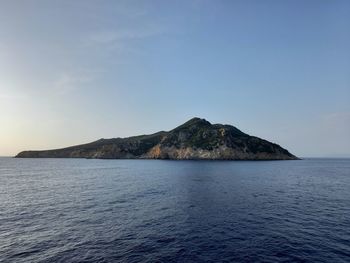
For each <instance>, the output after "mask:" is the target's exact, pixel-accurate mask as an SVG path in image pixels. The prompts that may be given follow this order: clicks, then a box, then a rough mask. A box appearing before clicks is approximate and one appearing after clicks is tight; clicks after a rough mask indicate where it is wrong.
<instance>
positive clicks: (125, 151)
mask: <svg viewBox="0 0 350 263" xmlns="http://www.w3.org/2000/svg"><path fill="white" fill-rule="evenodd" d="M15 157H17V158H98V159H174V160H201V159H204V160H297V159H298V158H297V157H296V156H294V155H293V154H291V153H289V152H288V151H287V150H286V149H284V148H282V147H281V146H279V145H277V144H275V143H271V142H269V141H266V140H263V139H260V138H258V137H254V136H250V135H248V134H246V133H244V132H242V131H240V130H239V129H237V128H236V127H234V126H231V125H223V124H211V123H210V122H208V121H207V120H205V119H201V118H192V119H191V120H189V121H187V122H185V123H184V124H182V125H180V126H178V127H176V128H175V129H173V130H171V131H168V132H166V131H160V132H157V133H154V134H150V135H140V136H133V137H127V138H113V139H100V140H97V141H94V142H91V143H87V144H82V145H76V146H71V147H67V148H61V149H54V150H43V151H23V152H20V153H19V154H17V155H16V156H15Z"/></svg>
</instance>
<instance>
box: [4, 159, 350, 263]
mask: <svg viewBox="0 0 350 263" xmlns="http://www.w3.org/2000/svg"><path fill="white" fill-rule="evenodd" d="M0 262H2V263H4V262H16V263H19V262H65V263H66V262H331V263H334V262H350V159H306V160H301V161H256V162H254V161H161V160H85V159H14V158H0Z"/></svg>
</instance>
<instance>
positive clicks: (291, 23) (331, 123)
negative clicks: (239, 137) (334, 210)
mask: <svg viewBox="0 0 350 263" xmlns="http://www.w3.org/2000/svg"><path fill="white" fill-rule="evenodd" d="M349 14H350V1H337V0H333V1H331V0H329V1H322V0H318V1H316V0H315V1H312V0H310V1H278V0H275V1H261V0H259V1H258V0H257V1H229V0H228V1H219V0H218V1H214V0H213V1H206V0H203V1H199V0H198V1H188V0H187V1H153V0H150V1H85V0H84V1H44V0H43V1H31V0H28V1H14V0H8V1H5V0H4V1H1V4H0V155H13V154H15V153H17V152H18V151H20V150H25V149H45V148H56V147H63V146H69V145H72V144H80V143H85V142H89V141H92V140H95V139H99V138H102V137H103V138H109V137H124V136H130V135H136V134H144V133H152V132H156V131H158V130H169V129H171V128H173V127H175V126H177V125H179V124H181V123H182V122H184V121H186V120H187V119H189V118H191V117H193V116H198V117H202V118H206V119H207V120H209V121H211V122H214V123H228V124H232V125H235V126H236V127H238V128H239V129H241V130H242V131H244V132H247V133H249V134H252V135H256V136H258V137H262V138H265V139H268V140H270V141H273V142H276V143H279V144H281V145H282V146H283V147H285V148H287V149H289V150H290V151H291V152H292V153H294V154H296V155H298V156H350V15H349Z"/></svg>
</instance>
